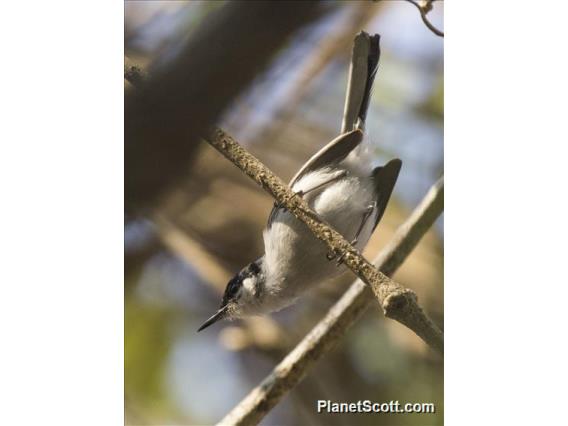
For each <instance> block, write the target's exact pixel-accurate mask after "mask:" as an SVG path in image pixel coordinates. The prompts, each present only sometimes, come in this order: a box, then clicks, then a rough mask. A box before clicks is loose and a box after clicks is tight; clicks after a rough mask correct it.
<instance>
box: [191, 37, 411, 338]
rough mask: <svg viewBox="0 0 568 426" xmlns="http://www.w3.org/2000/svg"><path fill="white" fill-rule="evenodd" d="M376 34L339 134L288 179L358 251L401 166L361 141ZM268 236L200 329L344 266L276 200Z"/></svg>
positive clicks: (269, 303) (360, 45)
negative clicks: (375, 160) (375, 162)
mask: <svg viewBox="0 0 568 426" xmlns="http://www.w3.org/2000/svg"><path fill="white" fill-rule="evenodd" d="M379 40H380V37H379V35H374V36H369V35H368V34H367V33H365V32H360V33H359V34H358V35H357V36H356V37H355V42H354V46H353V56H352V61H351V67H350V70H349V83H348V86H347V97H346V100H345V110H344V115H343V124H342V134H341V135H340V136H339V137H337V138H336V139H334V140H333V141H331V142H330V143H328V144H327V145H326V146H324V147H323V148H322V149H321V150H320V151H318V152H317V153H316V154H315V155H314V156H313V157H312V158H310V159H309V160H308V162H307V163H306V164H304V165H303V166H302V168H301V169H300V170H299V171H298V173H296V175H295V176H294V177H293V178H292V180H291V181H290V184H289V186H290V187H291V188H292V190H293V191H294V192H296V193H298V194H300V195H301V196H302V197H304V199H305V200H306V202H307V203H308V204H309V206H310V207H311V208H312V209H313V210H314V211H315V212H316V213H317V214H318V215H319V216H320V217H321V218H322V219H324V220H325V221H326V222H328V223H329V224H331V225H332V226H333V227H334V228H335V229H336V230H337V231H338V232H340V233H341V234H342V235H343V236H345V237H346V238H348V239H349V238H351V239H352V244H353V245H354V246H355V247H356V248H357V249H358V250H362V249H363V248H364V247H365V245H366V244H367V241H368V240H369V238H370V236H371V234H372V233H373V231H374V229H375V228H376V227H377V225H378V223H379V221H380V220H381V217H382V216H383V213H384V211H385V208H386V206H387V203H388V201H389V198H390V195H391V193H392V190H393V187H394V185H395V183H396V180H397V177H398V173H399V171H400V167H401V165H402V162H401V161H400V160H399V159H394V160H391V161H389V162H388V163H387V164H385V165H384V166H382V167H376V168H372V166H371V162H370V158H368V155H367V152H366V149H365V144H362V143H361V142H362V141H363V136H364V133H363V131H364V126H365V119H366V116H367V110H368V108H369V100H370V97H371V91H372V86H373V81H374V79H375V75H376V73H377V69H378V65H379V57H380V48H379ZM263 236H264V249H265V254H264V256H262V257H260V258H259V259H257V260H255V261H254V262H252V263H250V264H248V265H247V266H245V267H244V268H243V269H241V271H240V272H239V273H237V274H236V275H235V276H234V277H233V278H232V279H231V280H230V281H229V283H228V284H227V288H226V289H225V294H224V295H223V300H222V301H221V306H220V308H219V310H218V311H217V312H216V313H215V314H214V315H213V316H212V317H211V318H209V319H208V320H207V321H205V323H204V324H203V325H202V326H201V327H200V328H199V330H198V331H201V330H203V329H204V328H206V327H209V326H210V325H211V324H213V323H215V322H217V321H219V320H222V319H234V318H242V317H245V316H249V315H262V314H266V313H269V312H274V311H278V310H280V309H282V308H284V307H286V306H289V305H291V304H293V303H294V302H295V301H296V299H297V298H298V297H299V296H300V295H301V294H302V293H304V292H305V291H307V290H309V289H310V288H313V287H314V286H315V285H317V284H319V283H321V282H322V281H324V280H326V279H328V278H330V277H333V276H335V275H337V274H338V273H341V272H342V271H343V270H344V268H345V267H344V266H342V265H340V262H339V263H336V262H333V261H331V259H330V258H329V257H328V256H327V249H326V247H325V244H324V243H323V242H321V241H319V240H318V239H317V238H316V237H315V236H314V235H312V233H311V232H310V231H309V230H308V228H307V227H306V226H305V225H304V224H303V223H302V222H300V221H299V220H297V219H296V218H295V217H294V216H293V215H292V214H291V213H290V212H288V211H287V210H286V209H285V208H282V207H280V206H278V205H275V206H274V208H273V209H272V211H271V213H270V216H269V218H268V225H267V227H266V229H265V231H264V234H263Z"/></svg>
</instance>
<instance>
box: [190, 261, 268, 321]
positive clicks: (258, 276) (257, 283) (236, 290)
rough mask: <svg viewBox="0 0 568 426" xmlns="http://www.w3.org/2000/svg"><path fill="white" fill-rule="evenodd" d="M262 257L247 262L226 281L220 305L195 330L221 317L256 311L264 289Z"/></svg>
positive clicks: (238, 315) (228, 317) (238, 316)
mask: <svg viewBox="0 0 568 426" xmlns="http://www.w3.org/2000/svg"><path fill="white" fill-rule="evenodd" d="M262 265H263V259H262V258H261V259H259V260H257V261H255V262H252V263H249V264H248V265H247V266H245V267H244V268H243V269H241V270H240V271H239V273H237V274H236V275H235V276H234V277H233V278H231V280H230V281H229V282H228V284H227V287H226V288H225V293H224V294H223V300H222V301H221V306H220V307H219V309H218V310H217V312H215V313H214V314H213V315H212V316H211V317H210V318H209V319H208V320H207V321H205V322H204V323H203V325H202V326H201V327H199V329H198V330H197V331H201V330H203V329H205V328H207V327H209V326H210V325H212V324H214V323H216V322H217V321H220V320H222V319H236V318H242V317H244V316H247V315H251V314H255V313H257V311H258V307H259V304H260V300H261V297H262V294H263V290H264V271H263V267H262Z"/></svg>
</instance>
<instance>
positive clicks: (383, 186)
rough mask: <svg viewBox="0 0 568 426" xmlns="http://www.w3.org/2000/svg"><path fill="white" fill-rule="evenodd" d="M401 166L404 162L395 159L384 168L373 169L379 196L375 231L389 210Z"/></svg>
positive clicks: (376, 191)
mask: <svg viewBox="0 0 568 426" xmlns="http://www.w3.org/2000/svg"><path fill="white" fill-rule="evenodd" d="M401 166H402V161H400V160H399V159H398V158H395V159H394V160H391V161H389V162H388V163H387V164H385V165H384V166H381V167H377V168H375V169H373V172H372V175H373V180H374V183H375V193H376V196H377V214H376V217H375V225H374V226H373V230H375V228H376V227H377V225H378V224H379V222H380V221H381V218H382V217H383V214H384V212H385V209H386V208H387V204H388V202H389V198H390V196H391V194H392V190H393V188H394V185H395V183H396V180H397V178H398V173H399V172H400V168H401Z"/></svg>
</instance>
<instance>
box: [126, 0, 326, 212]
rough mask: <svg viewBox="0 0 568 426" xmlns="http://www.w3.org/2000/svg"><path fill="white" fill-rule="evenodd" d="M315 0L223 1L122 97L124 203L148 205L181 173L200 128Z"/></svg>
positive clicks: (309, 15)
mask: <svg viewBox="0 0 568 426" xmlns="http://www.w3.org/2000/svg"><path fill="white" fill-rule="evenodd" d="M317 6H318V2H317V1H304V2H294V1H279V2H265V1H247V2H238V1H237V2H228V3H226V4H224V5H223V6H222V7H221V8H219V9H218V10H215V11H213V12H212V13H211V14H210V15H208V16H207V17H206V18H205V19H204V22H203V23H202V24H201V25H200V26H199V27H198V28H197V29H196V30H195V32H194V33H193V34H192V36H191V38H190V39H189V40H188V41H187V43H185V45H184V46H183V47H182V50H181V52H179V53H178V54H177V55H176V57H175V59H173V60H171V63H169V64H167V66H162V67H158V68H156V69H154V70H151V71H152V72H151V73H149V74H150V75H151V77H150V78H148V79H147V81H146V82H145V83H143V84H140V85H139V90H137V91H129V92H127V93H126V97H125V102H124V137H125V140H124V150H125V152H124V158H125V204H126V207H127V209H128V210H129V211H134V210H141V209H144V208H147V207H151V206H154V205H155V203H156V201H157V199H158V197H159V196H160V195H163V193H164V192H165V191H166V190H167V189H168V188H170V187H171V186H172V185H173V184H174V182H176V181H177V180H179V178H180V177H181V176H182V175H184V174H186V172H187V168H188V164H190V162H191V160H192V159H193V157H194V155H195V153H196V149H197V145H198V141H199V135H201V134H203V133H204V131H205V130H206V129H207V128H208V126H210V125H211V124H213V123H214V122H215V121H216V120H217V119H218V118H219V116H220V114H221V112H222V111H223V110H224V109H225V108H226V107H227V105H228V104H229V102H230V101H231V100H232V99H233V98H234V97H235V96H236V95H237V94H238V93H239V92H240V91H241V90H242V89H243V88H244V87H246V86H247V85H248V84H250V82H251V81H252V79H253V78H254V77H255V76H256V75H257V74H258V72H259V71H260V70H261V69H262V68H264V67H265V66H266V65H267V64H268V62H269V60H270V58H271V57H273V55H274V53H275V52H277V51H278V50H279V48H280V47H281V46H282V44H283V43H284V42H285V40H286V39H287V38H288V37H289V36H290V35H291V34H292V33H293V32H294V31H295V30H297V29H298V28H300V27H302V26H303V25H305V24H306V23H308V22H310V21H311V20H312V19H314V18H315V17H316V16H317Z"/></svg>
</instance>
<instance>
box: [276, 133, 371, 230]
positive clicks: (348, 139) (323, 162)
mask: <svg viewBox="0 0 568 426" xmlns="http://www.w3.org/2000/svg"><path fill="white" fill-rule="evenodd" d="M362 140H363V132H362V131H361V130H353V131H351V132H348V133H344V134H342V135H340V136H338V137H336V138H335V139H334V140H332V141H331V142H329V143H328V144H327V145H326V146H324V147H323V148H322V149H320V150H319V151H318V152H316V153H315V154H314V155H313V156H312V157H311V158H310V159H309V160H308V161H307V162H306V163H305V164H304V165H303V166H302V168H301V169H300V170H299V171H298V173H296V174H295V175H294V177H293V178H292V179H291V180H290V183H289V184H288V186H289V187H290V188H291V187H292V186H294V184H295V183H296V182H297V181H298V180H299V179H300V178H302V176H304V175H306V174H308V173H310V172H312V171H314V170H318V169H321V168H322V167H326V166H330V165H333V164H337V163H339V162H341V161H343V160H344V159H345V157H347V156H348V155H349V153H350V152H351V151H353V150H354V149H355V148H357V146H359V144H360V143H361V141H362ZM280 208H281V207H280V206H278V205H276V204H275V205H274V207H273V208H272V211H271V212H270V215H269V216H268V225H267V226H268V228H270V225H271V224H272V222H273V221H274V217H275V215H276V212H277V211H278V210H279V209H280Z"/></svg>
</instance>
